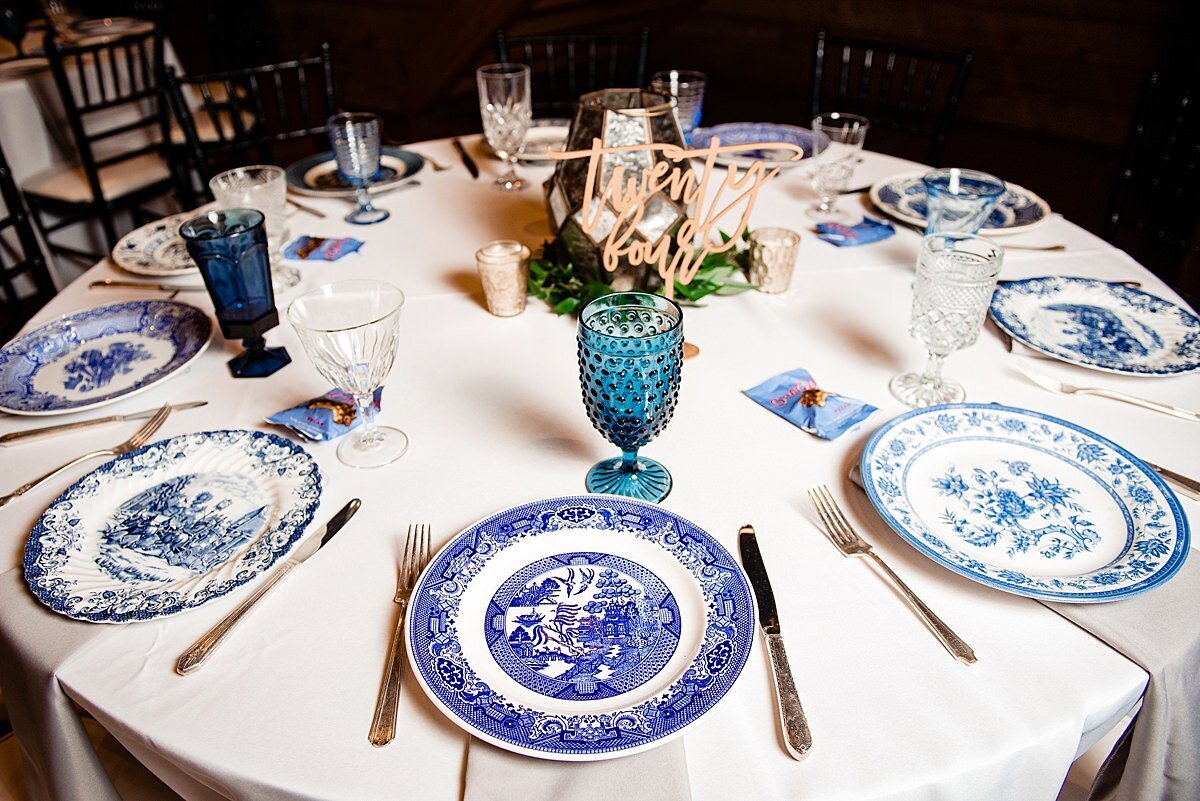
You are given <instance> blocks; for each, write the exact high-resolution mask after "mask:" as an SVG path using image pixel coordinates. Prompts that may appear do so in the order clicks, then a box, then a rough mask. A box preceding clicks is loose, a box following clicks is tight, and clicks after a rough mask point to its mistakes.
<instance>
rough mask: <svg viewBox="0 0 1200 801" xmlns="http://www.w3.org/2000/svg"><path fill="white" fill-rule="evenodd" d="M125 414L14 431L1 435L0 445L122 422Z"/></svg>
mask: <svg viewBox="0 0 1200 801" xmlns="http://www.w3.org/2000/svg"><path fill="white" fill-rule="evenodd" d="M126 419H127V418H126V417H125V416H124V415H120V414H114V415H112V416H110V417H97V418H95V419H94V420H79V421H77V422H74V423H59V424H57V425H52V426H43V427H41V428H31V429H29V430H28V431H14V432H12V433H11V434H5V435H4V436H2V437H0V445H9V444H11V443H13V442H23V441H24V440H29V439H40V438H41V437H50V436H54V435H55V434H62V433H64V432H66V431H77V430H79V429H81V428H91V427H92V426H102V425H108V424H109V423H120V422H123V421H124V420H126Z"/></svg>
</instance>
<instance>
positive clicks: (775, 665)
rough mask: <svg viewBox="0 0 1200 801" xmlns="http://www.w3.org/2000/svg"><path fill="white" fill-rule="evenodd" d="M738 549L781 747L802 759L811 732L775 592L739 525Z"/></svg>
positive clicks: (749, 530)
mask: <svg viewBox="0 0 1200 801" xmlns="http://www.w3.org/2000/svg"><path fill="white" fill-rule="evenodd" d="M738 550H739V551H740V552H741V555H742V567H743V568H744V569H745V571H746V576H747V577H748V578H749V579H750V586H751V587H753V588H754V598H755V600H756V601H757V602H758V624H759V627H760V628H761V629H762V632H763V636H764V637H765V638H766V640H767V651H768V652H769V653H770V662H771V676H772V678H774V680H775V700H776V701H777V702H778V705H779V724H780V727H781V728H782V730H783V742H784V746H785V747H786V748H787V752H788V754H790V755H791V757H792V759H796V760H800V759H804V758H805V757H806V756H808V752H809V750H811V749H812V731H811V730H810V729H809V728H808V718H806V717H805V715H804V708H803V707H802V706H801V705H800V695H799V693H797V692H796V683H795V681H794V680H793V679H792V668H791V665H789V664H788V658H787V651H786V650H785V649H784V647H783V637H782V636H781V635H780V629H779V611H778V609H777V608H776V607H775V592H774V591H773V590H772V589H771V579H770V577H769V576H768V575H767V566H766V564H764V563H763V558H762V552H761V551H760V550H759V549H758V538H757V536H755V533H754V527H753V526H742V528H741V529H740V530H739V531H738Z"/></svg>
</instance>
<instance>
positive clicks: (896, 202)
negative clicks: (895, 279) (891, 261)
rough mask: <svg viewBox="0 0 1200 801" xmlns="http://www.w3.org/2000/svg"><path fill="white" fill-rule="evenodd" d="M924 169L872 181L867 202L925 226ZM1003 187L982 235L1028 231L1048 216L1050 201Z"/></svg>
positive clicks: (1009, 186) (1031, 193)
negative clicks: (872, 184) (1003, 189)
mask: <svg viewBox="0 0 1200 801" xmlns="http://www.w3.org/2000/svg"><path fill="white" fill-rule="evenodd" d="M924 174H925V173H924V172H917V173H912V174H909V175H897V176H894V177H892V178H885V179H883V180H882V181H878V182H876V184H875V185H874V186H872V187H871V192H870V196H871V202H872V203H874V204H875V207H876V208H878V209H879V210H880V211H882V212H884V213H885V214H887V215H889V216H891V217H895V218H896V219H897V220H901V221H902V222H906V223H908V224H909V225H915V226H917V227H919V228H924V227H925V214H926V207H925V184H923V183H922V182H921V176H922V175H924ZM1006 186H1007V188H1006V189H1005V191H1004V194H1003V195H1001V196H1000V200H999V201H998V202H997V203H996V207H995V208H994V209H992V213H991V214H990V215H988V218H987V219H986V220H985V221H984V223H983V230H982V231H980V233H982V234H992V235H993V236H994V235H996V234H1015V233H1018V232H1021V231H1028V230H1029V229H1030V228H1033V227H1034V226H1035V225H1040V224H1042V223H1044V222H1045V221H1046V220H1048V219H1050V204H1049V203H1047V202H1046V201H1044V200H1042V199H1041V198H1040V197H1038V196H1037V195H1035V194H1034V193H1033V192H1030V191H1029V190H1028V189H1025V188H1024V187H1020V186H1017V185H1016V184H1008V183H1006Z"/></svg>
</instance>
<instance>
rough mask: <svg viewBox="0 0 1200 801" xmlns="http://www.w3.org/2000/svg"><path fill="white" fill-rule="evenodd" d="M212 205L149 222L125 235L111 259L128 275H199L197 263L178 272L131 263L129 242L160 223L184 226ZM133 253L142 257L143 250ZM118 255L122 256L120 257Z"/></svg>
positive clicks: (161, 276)
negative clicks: (177, 221)
mask: <svg viewBox="0 0 1200 801" xmlns="http://www.w3.org/2000/svg"><path fill="white" fill-rule="evenodd" d="M212 205H213V204H207V205H205V206H201V207H200V208H198V209H193V210H192V211H181V212H179V213H178V214H168V215H167V216H166V217H160V218H159V219H157V220H154V221H153V222H148V223H146V224H145V225H143V226H140V227H138V228H135V229H134V230H132V231H130V232H129V233H127V234H125V236H123V237H121V239H120V240H119V241H118V242H117V246H116V247H115V248H113V249H112V253H110V254H109V257H110V258H111V259H112V262H113V264H115V265H117V267H119V268H121V269H122V270H124V271H125V272H127V273H133V274H134V275H152V276H155V277H158V278H166V277H170V276H176V275H199V274H200V268H199V267H197V266H196V263H195V262H192V266H191V267H182V268H180V269H177V270H168V269H166V268H157V267H145V266H142V265H140V264H137V263H135V262H132V261H130V260H129V259H128V258H127V256H128V254H129V253H130V251H128V250H127V248H128V244H129V242H130V241H131V240H133V239H135V238H138V237H139V236H140V235H141V234H142V232H143V231H145V230H146V229H147V228H151V227H152V226H156V225H159V224H160V223H164V222H165V223H167V224H168V225H170V222H169V221H170V220H175V219H178V220H179V224H180V225H183V223H185V222H187V221H188V220H190V219H191V218H192V217H195V216H197V215H199V214H203V213H204V210H207V209H208V208H209V206H212ZM176 236H178V232H176ZM143 247H144V246H143ZM132 252H133V253H137V254H139V255H141V254H142V253H143V251H142V249H141V248H139V249H138V250H136V251H132ZM118 254H120V255H118Z"/></svg>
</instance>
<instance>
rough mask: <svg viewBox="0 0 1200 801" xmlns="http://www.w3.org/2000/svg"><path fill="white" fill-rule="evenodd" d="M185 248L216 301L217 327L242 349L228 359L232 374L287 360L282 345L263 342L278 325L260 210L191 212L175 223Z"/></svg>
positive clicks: (258, 372) (255, 373) (250, 373)
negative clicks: (234, 340) (264, 335)
mask: <svg viewBox="0 0 1200 801" xmlns="http://www.w3.org/2000/svg"><path fill="white" fill-rule="evenodd" d="M179 235H180V236H182V237H183V241H184V244H186V245H187V249H188V254H189V255H190V256H191V257H192V261H194V262H196V266H197V267H199V268H200V275H202V276H203V277H204V286H205V287H207V288H208V295H209V297H210V298H212V302H213V306H214V307H216V312H217V320H218V322H220V324H221V333H222V334H223V335H224V336H225V338H226V339H240V340H242V344H243V345H245V347H246V349H245V350H244V351H242V352H241V353H239V354H238V355H237V356H235V357H233V358H232V359H231V360H230V361H229V372H231V373H233V377H234V378H262V377H264V376H268V375H271V374H272V373H274V372H275V371H276V370H278V369H280V368H281V367H283V366H285V365H287V364H289V363H290V362H291V361H292V359H291V357H290V356H288V352H287V350H285V349H284V348H268V347H267V346H266V345H267V343H266V340H265V339H263V334H264V333H266V332H267V331H270V330H271V329H272V328H274V327H275V326H277V325H279V312H278V311H277V310H276V309H275V291H274V289H273V288H272V287H271V262H270V258H269V256H268V249H267V230H266V225H265V218H264V217H263V215H262V212H260V211H255V210H254V209H223V210H221V211H209V212H206V213H204V214H201V215H200V216H199V217H193V218H192V219H190V220H188V221H187V222H185V223H184V224H183V225H182V226H180V228H179Z"/></svg>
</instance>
